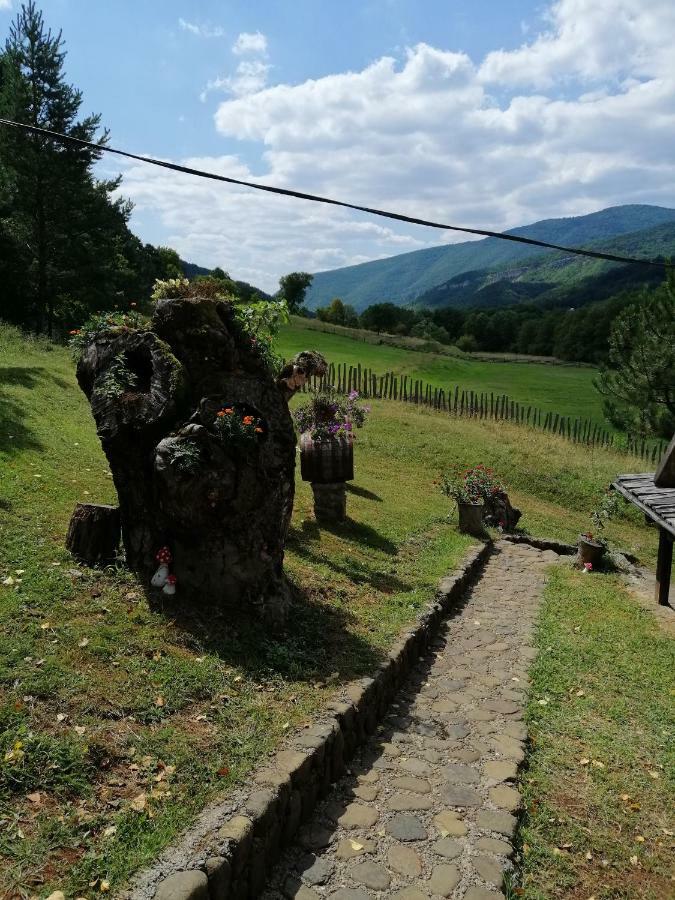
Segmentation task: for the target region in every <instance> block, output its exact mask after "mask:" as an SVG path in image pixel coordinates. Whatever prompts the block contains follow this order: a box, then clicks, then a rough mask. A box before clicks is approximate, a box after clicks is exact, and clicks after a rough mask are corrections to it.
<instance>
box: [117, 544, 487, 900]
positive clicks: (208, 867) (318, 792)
mask: <svg viewBox="0 0 675 900" xmlns="http://www.w3.org/2000/svg"><path fill="white" fill-rule="evenodd" d="M492 547H493V544H492V542H487V543H485V544H483V545H481V546H478V547H473V548H471V549H470V550H469V552H468V553H467V555H466V556H465V558H464V560H463V562H462V564H461V565H460V567H459V568H458V569H457V570H456V572H455V573H454V574H453V575H449V576H446V577H445V578H443V579H442V580H441V582H440V584H439V586H438V591H437V595H436V598H435V600H434V601H433V602H431V603H429V604H428V606H427V607H426V609H425V610H424V611H423V612H422V613H421V614H420V616H419V617H418V619H417V621H416V623H415V625H414V628H413V629H412V630H411V631H409V632H407V633H405V634H403V635H402V636H401V638H400V640H399V641H398V642H397V643H396V644H395V645H394V646H393V647H392V648H391V650H390V651H389V653H388V655H387V657H386V659H385V660H384V661H383V662H382V664H381V665H380V666H379V668H378V669H377V671H376V672H375V674H374V676H373V677H372V678H362V679H360V680H358V681H354V682H351V683H350V684H348V685H346V686H345V688H344V689H343V690H342V692H341V694H340V695H338V696H337V697H336V698H335V699H334V700H333V701H331V703H329V704H328V705H327V706H326V707H325V709H324V710H323V711H322V712H321V713H320V714H319V717H318V718H317V721H316V723H315V724H314V725H312V726H311V727H310V728H307V729H304V730H303V731H301V732H297V733H295V734H294V735H293V736H291V737H290V738H289V739H288V740H287V742H286V749H282V750H280V751H279V752H277V753H276V754H275V756H274V757H273V758H272V759H270V760H269V761H268V763H267V764H266V765H263V766H262V767H260V768H258V769H256V770H255V771H254V772H253V773H252V774H251V781H253V782H254V783H255V785H256V790H254V791H253V792H248V791H245V790H240V791H238V792H235V793H234V794H233V795H230V796H229V797H228V798H227V799H226V800H225V801H222V802H220V803H217V804H213V805H211V806H209V807H207V809H206V810H204V812H203V813H202V814H201V815H200V817H199V818H198V820H197V822H196V823H195V825H193V826H192V827H191V828H190V829H189V830H188V831H187V832H185V833H184V834H183V835H182V837H181V839H180V842H179V843H178V844H177V845H174V846H172V847H169V848H168V849H167V850H165V851H164V852H163V853H162V854H161V856H160V857H159V859H158V860H157V861H156V862H155V863H154V864H153V865H152V866H151V867H150V868H149V869H145V870H144V871H142V872H141V873H140V874H139V875H138V876H136V878H135V879H134V881H133V883H132V886H131V887H130V888H129V889H128V890H127V891H125V892H123V893H122V894H121V895H120V896H121V897H123V898H125V900H151V898H156V900H248V898H255V897H256V896H257V895H258V894H259V893H260V891H261V890H262V889H263V887H264V885H265V881H266V878H267V876H268V874H269V872H270V871H271V869H272V867H273V866H274V864H275V862H276V861H277V859H278V857H279V854H280V852H281V850H282V848H283V847H284V846H286V845H288V844H289V843H290V842H291V841H292V840H293V838H294V836H295V834H296V832H297V830H298V828H299V827H300V825H301V824H302V823H303V822H305V821H306V820H307V819H308V818H309V816H310V815H311V813H312V811H313V809H314V806H315V804H316V802H317V800H318V799H319V798H320V797H322V796H324V795H325V794H326V793H327V792H328V790H329V788H330V786H331V784H332V783H333V782H334V781H336V780H337V779H338V778H339V777H340V775H342V774H343V772H344V769H345V763H346V761H348V760H349V759H350V758H351V757H352V756H353V754H354V752H355V751H356V749H357V748H358V747H359V746H360V745H361V744H363V743H364V742H365V740H366V739H367V737H368V736H369V735H370V734H372V733H373V732H374V731H375V729H376V728H377V724H378V722H379V720H380V719H381V718H382V716H383V715H384V713H385V712H386V710H387V708H388V706H389V703H390V702H391V700H392V699H393V697H394V695H395V694H396V692H397V691H398V689H399V688H400V687H401V685H402V684H403V683H404V682H405V680H406V678H407V676H408V675H409V673H410V671H411V670H412V668H413V666H414V665H415V663H416V662H417V661H418V659H419V657H420V656H422V655H423V654H424V652H425V651H426V649H427V648H428V647H429V645H430V642H431V640H432V638H433V637H434V636H435V635H436V634H437V632H438V631H439V629H440V626H441V624H442V622H443V619H444V618H445V616H446V615H447V613H448V612H449V611H450V610H451V609H452V608H453V606H455V605H456V604H457V602H458V601H459V600H460V598H461V597H462V595H463V593H464V591H465V589H466V587H467V585H468V584H469V582H470V581H472V580H473V579H474V578H475V576H476V575H477V574H478V572H479V571H480V569H481V568H482V566H483V563H484V562H485V560H486V559H487V557H488V556H489V554H490V553H491V551H492Z"/></svg>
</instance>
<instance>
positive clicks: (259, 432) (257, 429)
mask: <svg viewBox="0 0 675 900" xmlns="http://www.w3.org/2000/svg"><path fill="white" fill-rule="evenodd" d="M255 430H256V432H257V433H258V434H262V433H263V430H262V428H261V427H260V425H256V429H255Z"/></svg>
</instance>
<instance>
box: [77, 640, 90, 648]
mask: <svg viewBox="0 0 675 900" xmlns="http://www.w3.org/2000/svg"><path fill="white" fill-rule="evenodd" d="M88 643H89V639H88V638H82V640H81V641H78V642H77V646H78V647H86V646H87V644H88Z"/></svg>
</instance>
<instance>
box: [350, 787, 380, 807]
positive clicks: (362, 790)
mask: <svg viewBox="0 0 675 900" xmlns="http://www.w3.org/2000/svg"><path fill="white" fill-rule="evenodd" d="M352 793H353V794H354V796H355V797H358V798H359V800H365V801H366V802H367V803H372V801H373V800H376V799H377V795H378V794H379V793H380V791H379V789H378V788H376V787H375V785H373V784H357V786H356V787H355V788H353V789H352Z"/></svg>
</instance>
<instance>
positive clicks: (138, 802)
mask: <svg viewBox="0 0 675 900" xmlns="http://www.w3.org/2000/svg"><path fill="white" fill-rule="evenodd" d="M146 802H147V797H146V796H145V794H139V795H138V796H137V797H134V799H133V800H132V801H131V802H130V803H129V806H130V807H131V808H132V809H133V810H134V811H135V812H143V810H144V809H145V805H146Z"/></svg>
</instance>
